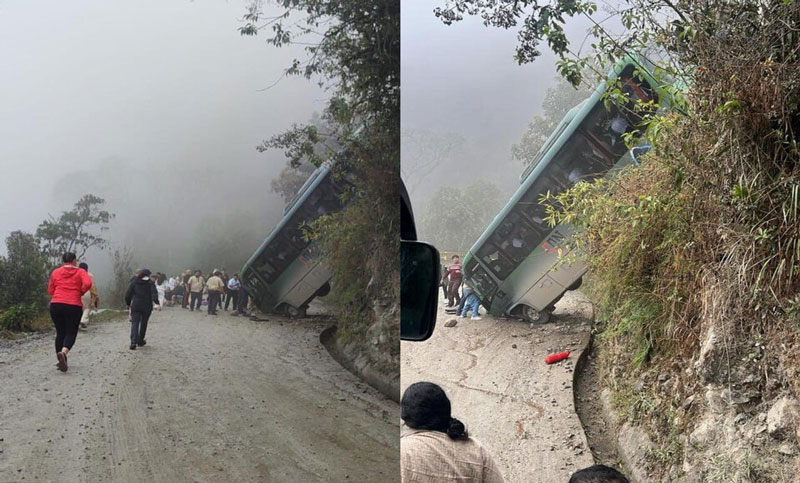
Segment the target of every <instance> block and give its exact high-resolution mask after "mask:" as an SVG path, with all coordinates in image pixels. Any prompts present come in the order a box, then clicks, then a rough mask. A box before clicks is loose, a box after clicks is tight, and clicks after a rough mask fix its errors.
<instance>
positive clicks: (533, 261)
mask: <svg viewBox="0 0 800 483" xmlns="http://www.w3.org/2000/svg"><path fill="white" fill-rule="evenodd" d="M556 263H558V254H556V253H548V252H546V251H545V250H544V249H542V247H538V248H537V249H536V250H534V251H533V253H531V254H530V255H529V256H528V257H527V258H526V259H525V261H523V262H522V263H521V264H520V265H519V266H518V267H517V268H516V270H514V272H513V273H512V274H511V275H510V276H509V277H508V278H507V279H506V280H504V281H503V283H501V284H500V287H499V289H498V294H497V295H495V297H494V301H493V303H492V309H491V313H492V315H496V316H503V315H510V312H511V310H512V309H513V308H514V307H516V306H517V305H519V304H520V303H523V304H526V305H530V304H528V303H527V302H526V300H527V298H526V296H528V295H529V294H530V292H531V290H530V289H531V287H535V286H536V284H537V283H538V282H539V281H540V280H541V279H542V275H543V274H546V273H547V272H548V271H549V270H550V268H551V267H553V265H555V264H556ZM531 306H532V307H534V308H537V307H535V306H533V305H531ZM537 310H538V308H537Z"/></svg>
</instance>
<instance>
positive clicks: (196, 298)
mask: <svg viewBox="0 0 800 483" xmlns="http://www.w3.org/2000/svg"><path fill="white" fill-rule="evenodd" d="M195 302H197V308H198V309H199V308H200V306H201V305H203V292H192V301H191V302H189V308H190V309H192V310H194V305H195V304H194V303H195Z"/></svg>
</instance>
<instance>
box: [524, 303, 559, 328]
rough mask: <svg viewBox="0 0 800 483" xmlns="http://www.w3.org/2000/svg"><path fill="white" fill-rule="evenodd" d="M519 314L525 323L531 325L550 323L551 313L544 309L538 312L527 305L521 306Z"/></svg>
mask: <svg viewBox="0 0 800 483" xmlns="http://www.w3.org/2000/svg"><path fill="white" fill-rule="evenodd" d="M519 313H520V314H521V315H522V318H523V319H524V320H525V321H527V322H530V323H532V324H546V323H548V322H549V321H550V316H551V315H552V312H551V311H550V310H546V309H545V310H543V311H541V312H539V311H538V310H536V309H534V308H533V307H530V306H528V305H523V306H522V308H521V309H520V311H519Z"/></svg>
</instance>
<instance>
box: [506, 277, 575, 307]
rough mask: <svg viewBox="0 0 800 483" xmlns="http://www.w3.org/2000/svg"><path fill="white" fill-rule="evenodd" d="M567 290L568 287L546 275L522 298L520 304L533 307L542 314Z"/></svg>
mask: <svg viewBox="0 0 800 483" xmlns="http://www.w3.org/2000/svg"><path fill="white" fill-rule="evenodd" d="M566 289H567V288H566V287H564V286H563V285H561V284H560V283H558V282H556V281H555V280H553V278H552V277H550V276H549V275H545V276H544V277H542V278H541V279H539V280H538V281H537V282H536V283H535V284H534V285H533V286H532V287H531V288H530V290H528V291H527V292H526V293H525V295H523V296H522V298H521V299H520V300H519V301H518V304H523V305H527V306H529V307H533V308H534V309H536V310H538V311H540V312H541V311H543V310H544V309H545V308H546V307H547V306H548V305H550V304H551V303H552V302H553V301H554V300H555V299H557V298H558V296H559V295H561V294H562V293H564V291H565V290H566Z"/></svg>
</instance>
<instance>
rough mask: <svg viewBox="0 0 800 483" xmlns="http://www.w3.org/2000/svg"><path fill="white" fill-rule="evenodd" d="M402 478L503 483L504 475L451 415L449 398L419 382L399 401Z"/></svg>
mask: <svg viewBox="0 0 800 483" xmlns="http://www.w3.org/2000/svg"><path fill="white" fill-rule="evenodd" d="M400 417H401V418H402V419H403V422H404V423H405V425H404V427H403V430H402V431H401V433H400V479H401V480H402V481H404V482H407V483H412V482H413V483H438V482H458V483H502V482H503V475H502V474H500V470H499V469H498V468H497V465H496V464H495V462H494V459H493V458H492V455H491V454H489V451H488V450H487V449H486V448H484V447H483V445H481V444H480V443H479V442H478V441H477V440H475V439H473V438H470V437H469V435H468V434H467V430H466V429H465V428H464V424H463V423H462V422H461V421H459V420H458V419H455V418H453V417H451V416H450V399H448V398H447V395H446V394H445V392H444V390H443V389H442V388H441V387H439V386H437V385H436V384H434V383H432V382H416V383H414V384H412V385H410V386H408V388H407V389H406V390H405V392H404V393H403V398H402V399H401V400H400Z"/></svg>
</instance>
